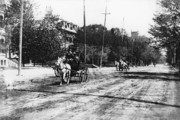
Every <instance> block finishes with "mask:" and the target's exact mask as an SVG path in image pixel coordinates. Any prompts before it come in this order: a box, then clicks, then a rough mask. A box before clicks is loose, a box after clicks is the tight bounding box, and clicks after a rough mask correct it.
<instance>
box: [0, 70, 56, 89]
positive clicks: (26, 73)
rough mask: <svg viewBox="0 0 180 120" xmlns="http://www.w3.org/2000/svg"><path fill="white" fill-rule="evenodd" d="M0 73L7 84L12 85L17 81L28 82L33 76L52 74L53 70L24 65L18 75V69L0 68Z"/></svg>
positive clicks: (39, 76)
mask: <svg viewBox="0 0 180 120" xmlns="http://www.w3.org/2000/svg"><path fill="white" fill-rule="evenodd" d="M1 75H2V78H1V79H2V80H3V81H4V83H5V84H6V85H7V86H13V84H14V83H15V82H17V81H24V82H29V80H31V79H33V78H42V77H47V76H53V75H54V71H53V69H52V68H44V67H25V68H22V70H21V75H20V76H18V69H5V70H1Z"/></svg>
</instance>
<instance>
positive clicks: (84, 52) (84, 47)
mask: <svg viewBox="0 0 180 120" xmlns="http://www.w3.org/2000/svg"><path fill="white" fill-rule="evenodd" d="M83 3H84V62H85V63H86V12H85V0H83Z"/></svg>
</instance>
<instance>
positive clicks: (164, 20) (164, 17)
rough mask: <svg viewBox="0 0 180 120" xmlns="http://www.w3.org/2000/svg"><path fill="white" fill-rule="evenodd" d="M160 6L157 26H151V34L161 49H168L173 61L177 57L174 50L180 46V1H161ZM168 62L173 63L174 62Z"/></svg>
mask: <svg viewBox="0 0 180 120" xmlns="http://www.w3.org/2000/svg"><path fill="white" fill-rule="evenodd" d="M159 5H160V6H161V8H162V9H161V11H159V13H158V14H157V15H155V17H154V19H153V20H154V22H155V25H152V26H151V29H150V30H149V33H150V34H152V35H153V36H154V37H155V38H156V41H158V43H159V46H160V47H166V48H167V50H168V54H167V55H168V59H172V58H173V56H175V55H177V54H176V52H174V49H177V50H178V49H179V46H180V1H179V0H161V1H159ZM172 48H173V49H172ZM176 58H177V57H176ZM168 61H169V63H172V60H168ZM170 61H171V62H170Z"/></svg>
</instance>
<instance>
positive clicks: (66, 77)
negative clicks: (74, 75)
mask: <svg viewBox="0 0 180 120" xmlns="http://www.w3.org/2000/svg"><path fill="white" fill-rule="evenodd" d="M64 79H65V80H64V81H66V82H67V84H69V82H70V79H71V74H70V73H69V72H68V73H66V75H65V78H64Z"/></svg>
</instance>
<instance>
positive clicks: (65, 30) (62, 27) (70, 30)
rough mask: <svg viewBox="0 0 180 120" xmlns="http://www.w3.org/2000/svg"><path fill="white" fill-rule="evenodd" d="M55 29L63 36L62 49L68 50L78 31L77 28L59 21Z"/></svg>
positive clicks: (66, 22)
mask: <svg viewBox="0 0 180 120" xmlns="http://www.w3.org/2000/svg"><path fill="white" fill-rule="evenodd" d="M57 29H58V30H59V31H60V32H61V33H62V34H64V37H65V41H64V43H63V46H62V47H65V48H68V47H69V46H70V45H73V44H74V39H75V35H76V34H77V31H78V29H79V26H77V25H76V24H74V23H72V22H68V21H65V20H62V19H61V20H59V22H58V23H57ZM61 37H62V36H61Z"/></svg>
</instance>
